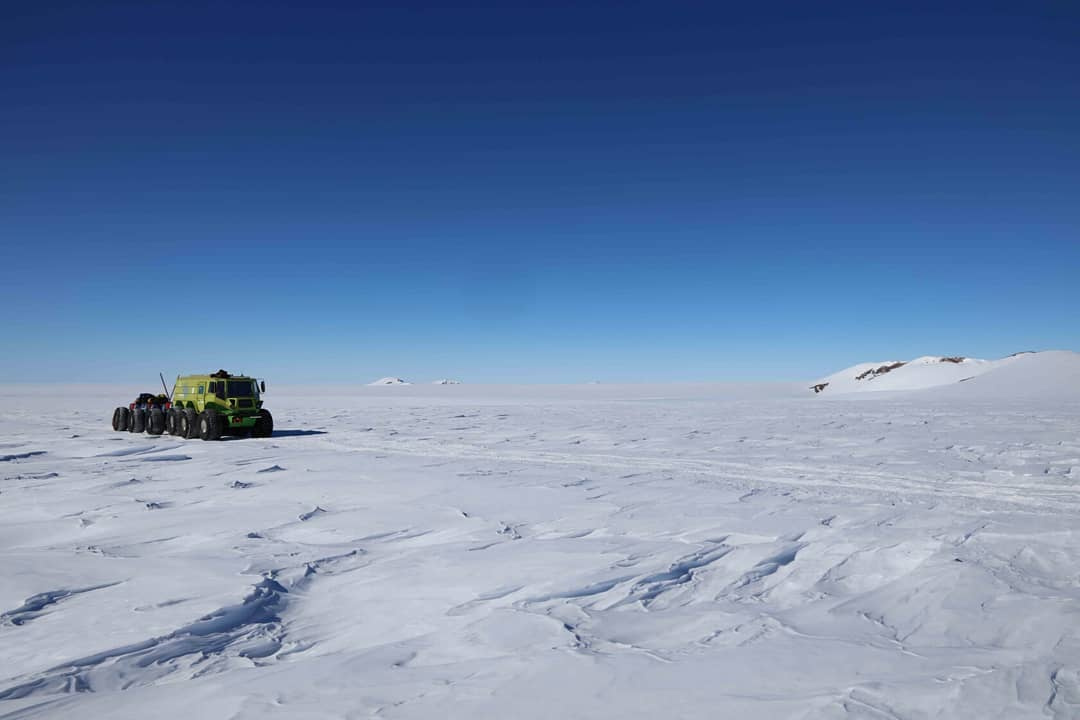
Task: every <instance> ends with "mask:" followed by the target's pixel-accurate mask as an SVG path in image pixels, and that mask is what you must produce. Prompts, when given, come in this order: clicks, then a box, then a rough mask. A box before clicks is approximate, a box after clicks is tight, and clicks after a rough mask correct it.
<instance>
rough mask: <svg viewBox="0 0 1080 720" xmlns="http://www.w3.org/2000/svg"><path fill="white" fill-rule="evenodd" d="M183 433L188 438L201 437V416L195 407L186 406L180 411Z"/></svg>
mask: <svg viewBox="0 0 1080 720" xmlns="http://www.w3.org/2000/svg"><path fill="white" fill-rule="evenodd" d="M180 429H181V433H180V434H181V435H183V436H184V437H185V438H187V439H188V440H194V439H195V438H197V437H199V416H198V414H197V413H196V412H195V408H184V409H183V410H181V411H180Z"/></svg>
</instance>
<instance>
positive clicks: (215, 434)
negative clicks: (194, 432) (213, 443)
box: [199, 410, 221, 440]
mask: <svg viewBox="0 0 1080 720" xmlns="http://www.w3.org/2000/svg"><path fill="white" fill-rule="evenodd" d="M199 437H201V438H202V439H203V440H220V439H221V416H220V415H218V414H217V413H216V412H214V411H213V410H203V411H202V412H201V413H200V414H199Z"/></svg>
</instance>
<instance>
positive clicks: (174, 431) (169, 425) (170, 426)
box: [165, 408, 180, 435]
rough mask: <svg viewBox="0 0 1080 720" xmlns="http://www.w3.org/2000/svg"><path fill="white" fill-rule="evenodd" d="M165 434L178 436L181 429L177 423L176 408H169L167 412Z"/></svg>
mask: <svg viewBox="0 0 1080 720" xmlns="http://www.w3.org/2000/svg"><path fill="white" fill-rule="evenodd" d="M165 432H167V433H169V434H170V435H178V434H179V433H180V428H178V427H177V422H176V408H169V409H168V410H166V411H165Z"/></svg>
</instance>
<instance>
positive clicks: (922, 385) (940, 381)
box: [810, 351, 1080, 395]
mask: <svg viewBox="0 0 1080 720" xmlns="http://www.w3.org/2000/svg"><path fill="white" fill-rule="evenodd" d="M1006 368H1010V371H1009V372H1008V373H1004V374H1003V373H1002V371H1004V370H1005V369H1006ZM988 373H989V374H990V375H989V377H988V378H986V379H985V381H984V382H980V383H978V385H979V386H980V387H983V388H984V389H985V390H987V391H989V392H991V393H992V394H1001V393H1003V392H1008V393H1009V394H1017V393H1020V394H1025V393H1028V392H1032V391H1036V390H1037V391H1038V393H1039V394H1051V393H1059V394H1061V393H1063V394H1064V395H1073V394H1080V354H1077V353H1074V352H1069V351H1047V352H1039V353H1034V352H1023V353H1016V354H1015V355H1010V356H1009V357H1006V358H1002V359H1000V360H980V359H978V358H968V357H960V356H938V355H924V356H922V357H918V358H915V359H914V360H908V361H903V360H887V361H884V362H868V363H859V364H858V365H852V366H851V367H849V368H846V369H844V370H841V371H840V372H837V373H833V374H832V375H829V376H827V377H824V378H821V379H820V380H817V381H815V382H814V383H813V384H812V385H811V386H810V389H811V390H813V391H814V392H815V393H826V394H829V395H838V394H847V393H862V392H882V391H904V390H924V389H928V388H939V387H942V386H946V385H956V384H957V383H966V382H967V381H969V380H974V379H975V378H981V377H982V376H985V375H987V374H988Z"/></svg>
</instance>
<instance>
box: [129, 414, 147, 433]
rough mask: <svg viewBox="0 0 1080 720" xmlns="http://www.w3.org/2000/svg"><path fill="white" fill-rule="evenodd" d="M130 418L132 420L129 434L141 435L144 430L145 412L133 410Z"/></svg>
mask: <svg viewBox="0 0 1080 720" xmlns="http://www.w3.org/2000/svg"><path fill="white" fill-rule="evenodd" d="M132 417H133V418H134V419H133V420H132V422H131V432H133V433H141V432H142V431H143V430H146V411H145V410H143V409H142V408H135V410H134V411H133V412H132Z"/></svg>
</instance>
